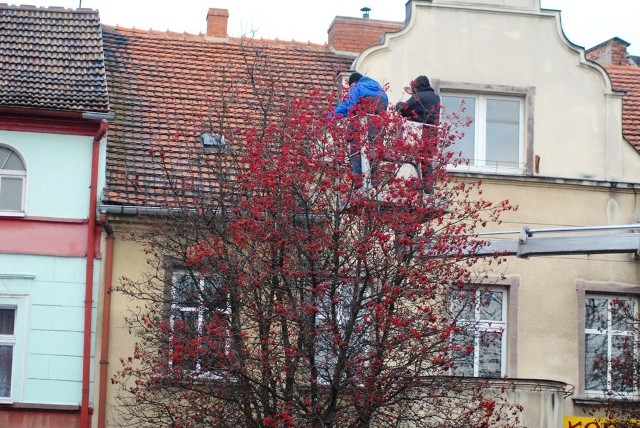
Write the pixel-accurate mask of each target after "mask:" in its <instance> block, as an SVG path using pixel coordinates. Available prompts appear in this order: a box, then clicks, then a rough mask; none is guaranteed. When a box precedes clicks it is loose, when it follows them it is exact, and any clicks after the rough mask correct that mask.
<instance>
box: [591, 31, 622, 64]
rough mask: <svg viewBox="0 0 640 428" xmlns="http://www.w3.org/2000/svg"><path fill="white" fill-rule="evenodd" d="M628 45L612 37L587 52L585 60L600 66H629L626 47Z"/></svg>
mask: <svg viewBox="0 0 640 428" xmlns="http://www.w3.org/2000/svg"><path fill="white" fill-rule="evenodd" d="M629 45H630V43H627V42H625V41H624V40H622V39H620V38H618V37H614V38H613V39H609V40H607V41H606V42H603V43H600V44H599V45H597V46H594V47H592V48H590V49H588V50H587V52H586V55H587V59H590V60H591V61H595V62H597V63H598V64H600V65H629V54H628V53H627V47H628V46H629Z"/></svg>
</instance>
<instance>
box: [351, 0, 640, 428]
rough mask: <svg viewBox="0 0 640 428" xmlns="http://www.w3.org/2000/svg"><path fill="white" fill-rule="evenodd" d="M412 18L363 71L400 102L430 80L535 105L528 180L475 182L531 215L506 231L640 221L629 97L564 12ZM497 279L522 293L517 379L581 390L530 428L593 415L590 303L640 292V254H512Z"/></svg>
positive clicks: (524, 176) (508, 7) (436, 7)
mask: <svg viewBox="0 0 640 428" xmlns="http://www.w3.org/2000/svg"><path fill="white" fill-rule="evenodd" d="M603 7H604V6H603ZM407 13H408V16H407V23H406V26H405V28H404V29H403V30H401V31H400V32H397V33H393V34H387V35H386V37H385V40H384V43H383V44H382V45H379V46H374V47H371V48H369V49H368V50H366V51H365V52H363V53H362V54H361V55H360V56H358V58H357V59H356V60H355V62H354V66H353V68H354V69H355V70H357V71H359V72H361V73H366V74H367V75H369V76H371V77H373V78H375V79H377V80H379V81H381V82H384V83H388V84H389V92H388V93H389V99H390V102H395V101H398V100H400V99H401V97H402V88H403V87H404V86H406V85H407V83H408V82H409V81H410V80H412V79H414V78H415V77H416V76H418V75H421V74H424V75H427V76H428V77H429V78H430V79H431V81H432V84H433V86H434V87H436V89H437V90H440V92H449V93H451V92H454V93H455V92H456V91H462V92H465V93H483V94H497V95H518V94H519V96H521V97H522V98H523V99H524V100H525V102H524V110H525V111H524V118H525V119H524V123H523V125H524V132H523V134H524V140H525V153H524V155H523V158H524V165H523V168H522V171H520V172H519V173H512V174H490V173H489V174H487V173H486V172H485V173H484V174H474V173H473V171H470V172H469V173H468V176H469V177H474V178H477V177H481V178H482V179H483V183H484V184H483V188H484V191H485V192H484V196H485V198H487V199H488V200H493V201H499V200H502V199H509V201H511V202H512V203H513V204H515V205H517V206H518V207H519V209H518V210H517V211H516V212H513V213H509V214H508V215H505V216H504V217H503V220H504V222H503V224H502V225H501V226H500V228H501V230H503V231H518V230H520V229H521V228H522V227H523V226H528V227H530V228H532V229H536V228H567V227H580V226H607V225H625V224H632V223H636V222H637V221H638V218H639V214H638V212H639V209H640V207H639V202H640V199H639V198H638V191H639V190H640V155H639V154H638V152H637V151H636V150H635V149H634V148H633V147H632V146H631V144H629V143H628V142H627V141H626V140H625V139H624V138H623V136H622V117H621V115H622V94H620V93H616V92H615V91H613V90H612V87H611V82H610V80H609V78H608V76H607V74H606V72H605V71H604V70H603V69H602V68H601V67H600V66H598V65H597V64H595V63H592V62H588V61H586V59H585V53H584V49H582V48H581V47H578V46H575V45H573V44H572V43H571V42H570V41H569V40H567V38H566V37H565V36H564V34H563V32H562V28H561V24H560V19H559V14H558V12H556V11H548V10H541V9H540V4H539V1H538V0H484V1H483V0H477V1H472V0H469V1H467V0H432V1H423V0H414V1H410V2H408V3H407ZM536 158H538V162H539V164H538V168H536V167H535V162H536ZM460 177H464V175H460ZM516 237H517V235H516ZM493 273H495V274H505V275H506V276H507V278H510V279H511V280H512V281H513V283H514V284H515V285H513V286H512V287H511V289H510V291H509V292H511V293H516V294H517V302H516V304H515V305H512V306H515V307H509V308H508V312H509V320H510V322H512V321H513V322H512V325H511V327H513V326H514V325H516V326H517V327H516V328H517V332H515V333H513V332H511V335H510V337H511V338H512V340H511V343H509V344H508V347H509V350H508V352H507V353H506V356H507V359H508V360H509V361H507V364H506V366H507V367H508V369H507V373H506V375H507V376H508V377H510V378H518V379H537V380H550V381H558V382H564V383H566V384H567V391H573V394H572V395H570V396H569V397H568V398H566V399H565V398H563V397H562V396H561V395H553V394H550V395H547V397H546V398H544V397H542V396H539V397H538V399H539V400H541V402H542V403H543V404H542V405H541V406H538V405H537V404H536V405H532V406H529V407H528V406H527V403H526V402H525V403H522V404H524V406H525V410H524V418H523V419H524V422H525V425H526V426H530V427H534V426H535V427H550V428H551V427H553V428H555V427H558V428H559V427H561V426H563V425H562V423H563V417H564V416H573V415H583V408H582V407H581V406H580V405H579V404H578V403H577V401H581V400H580V399H582V398H584V397H585V393H584V379H583V376H584V375H583V371H584V365H583V363H582V361H583V360H584V343H583V339H582V338H583V337H584V321H582V320H581V318H584V310H583V309H581V307H582V308H583V307H584V302H583V300H580V299H581V298H582V299H583V298H584V293H585V292H587V293H588V292H589V291H594V292H602V293H613V294H615V293H628V292H632V293H635V292H638V290H640V263H639V262H638V260H637V256H635V255H633V254H615V255H610V254H609V255H605V254H594V255H587V254H582V255H564V256H545V257H533V258H530V259H518V258H516V257H510V258H509V259H508V261H507V263H506V264H505V265H501V266H499V267H498V268H495V267H494V268H493ZM515 288H517V290H516V289H515ZM510 303H511V302H510ZM507 328H509V327H507ZM552 396H553V397H552ZM558 397H560V401H561V402H560V403H559V404H560V407H561V411H560V412H558V411H557V410H558V407H557V406H558V402H557V401H556V402H555V403H554V400H557V399H558ZM514 398H515V397H514ZM515 399H516V400H517V398H515ZM575 399H577V400H575ZM545 400H546V406H545V405H544V401H545ZM525 401H528V402H530V401H531V400H529V399H527V400H525ZM538 404H540V403H538Z"/></svg>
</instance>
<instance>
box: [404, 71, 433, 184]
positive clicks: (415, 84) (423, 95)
mask: <svg viewBox="0 0 640 428" xmlns="http://www.w3.org/2000/svg"><path fill="white" fill-rule="evenodd" d="M405 91H406V89H405ZM408 92H409V93H411V98H409V99H408V100H407V101H400V102H399V103H397V104H396V106H395V109H396V111H398V112H399V113H400V114H401V115H402V116H403V117H406V118H408V119H409V120H411V121H413V122H418V123H421V124H422V125H423V134H422V136H423V138H426V139H429V140H431V139H433V138H435V137H437V135H438V130H437V126H438V124H439V123H440V96H439V95H438V94H436V92H435V91H434V90H433V88H432V87H431V83H430V82H429V79H428V78H427V76H418V77H416V79H415V80H413V81H412V82H411V86H410V88H409V91H408ZM417 160H418V161H419V162H420V167H421V170H422V177H423V179H424V182H425V183H426V188H427V192H428V193H431V192H432V191H433V183H432V182H431V180H432V178H431V177H429V176H430V175H431V174H432V172H433V167H432V165H431V163H432V159H424V158H422V159H417Z"/></svg>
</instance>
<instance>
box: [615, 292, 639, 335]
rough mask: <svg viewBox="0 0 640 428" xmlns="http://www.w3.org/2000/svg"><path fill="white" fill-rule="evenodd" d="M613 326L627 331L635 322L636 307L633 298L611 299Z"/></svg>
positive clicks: (618, 329)
mask: <svg viewBox="0 0 640 428" xmlns="http://www.w3.org/2000/svg"><path fill="white" fill-rule="evenodd" d="M610 310H611V328H612V329H613V330H616V331H626V330H628V329H629V328H630V325H631V324H632V323H633V318H634V315H635V313H634V312H635V308H634V305H633V301H632V300H631V299H621V298H616V299H611V304H610Z"/></svg>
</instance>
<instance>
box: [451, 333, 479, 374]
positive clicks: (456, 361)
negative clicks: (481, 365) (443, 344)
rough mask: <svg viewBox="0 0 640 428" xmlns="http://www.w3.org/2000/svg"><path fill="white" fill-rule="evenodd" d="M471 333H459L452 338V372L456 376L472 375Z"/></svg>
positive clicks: (472, 350) (472, 349)
mask: <svg viewBox="0 0 640 428" xmlns="http://www.w3.org/2000/svg"><path fill="white" fill-rule="evenodd" d="M473 336H474V335H473V333H472V332H471V331H470V332H469V336H465V335H459V336H456V337H455V338H454V341H453V346H454V347H455V348H456V350H455V351H454V352H453V353H452V358H453V370H452V372H453V374H454V375H456V376H473V375H474V373H473V358H474V346H473Z"/></svg>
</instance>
